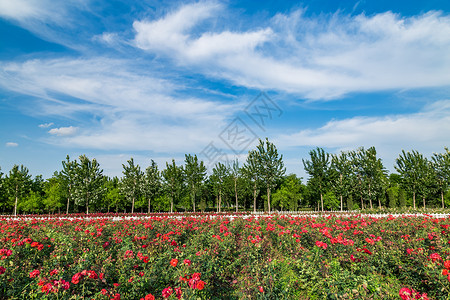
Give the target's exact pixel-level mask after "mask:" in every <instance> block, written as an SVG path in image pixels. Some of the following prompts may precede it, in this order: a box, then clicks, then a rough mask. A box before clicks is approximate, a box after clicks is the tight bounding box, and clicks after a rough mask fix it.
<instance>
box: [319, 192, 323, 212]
mask: <svg viewBox="0 0 450 300" xmlns="http://www.w3.org/2000/svg"><path fill="white" fill-rule="evenodd" d="M320 204H321V206H322V211H323V195H322V193H320Z"/></svg>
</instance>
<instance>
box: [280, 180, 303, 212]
mask: <svg viewBox="0 0 450 300" xmlns="http://www.w3.org/2000/svg"><path fill="white" fill-rule="evenodd" d="M302 190H303V185H302V181H301V178H297V176H296V175H295V174H290V175H288V176H285V177H284V180H283V182H282V184H281V186H280V188H279V189H278V190H276V191H275V192H274V193H273V195H272V199H273V202H272V203H273V205H274V206H275V205H279V206H280V208H281V210H284V209H289V210H294V211H296V210H298V206H299V201H301V198H302Z"/></svg>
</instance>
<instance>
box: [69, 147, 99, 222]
mask: <svg viewBox="0 0 450 300" xmlns="http://www.w3.org/2000/svg"><path fill="white" fill-rule="evenodd" d="M79 160H80V163H79V164H77V166H76V169H75V184H74V186H73V195H74V199H75V203H76V204H77V205H80V206H84V207H85V208H86V214H89V206H90V205H92V204H94V205H95V204H97V203H98V202H99V201H100V200H101V198H102V196H103V193H104V190H103V170H102V169H100V165H99V163H98V162H97V160H96V159H95V158H94V159H92V160H90V159H89V158H88V157H87V156H86V155H81V156H80V157H79Z"/></svg>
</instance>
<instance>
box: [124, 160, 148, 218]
mask: <svg viewBox="0 0 450 300" xmlns="http://www.w3.org/2000/svg"><path fill="white" fill-rule="evenodd" d="M127 163H128V165H125V164H122V167H123V171H122V173H123V177H122V180H121V184H120V191H121V193H122V194H123V195H124V196H125V198H126V199H127V200H128V201H129V202H130V201H131V213H134V203H135V202H136V200H137V199H138V198H139V197H140V196H141V195H142V191H143V183H144V173H143V172H142V171H141V167H140V166H139V165H135V164H134V160H133V158H130V159H129V160H128V161H127Z"/></svg>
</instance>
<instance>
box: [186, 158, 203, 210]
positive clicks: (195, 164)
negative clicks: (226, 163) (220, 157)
mask: <svg viewBox="0 0 450 300" xmlns="http://www.w3.org/2000/svg"><path fill="white" fill-rule="evenodd" d="M184 162H185V166H184V169H183V171H184V175H185V180H186V186H187V189H188V190H189V192H190V197H191V201H192V207H193V208H194V212H195V202H196V195H197V193H198V190H199V189H200V187H201V185H202V184H203V182H204V180H205V176H206V167H205V165H204V163H203V161H200V162H199V161H198V158H197V155H194V156H192V155H190V154H186V155H185V161H184Z"/></svg>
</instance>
